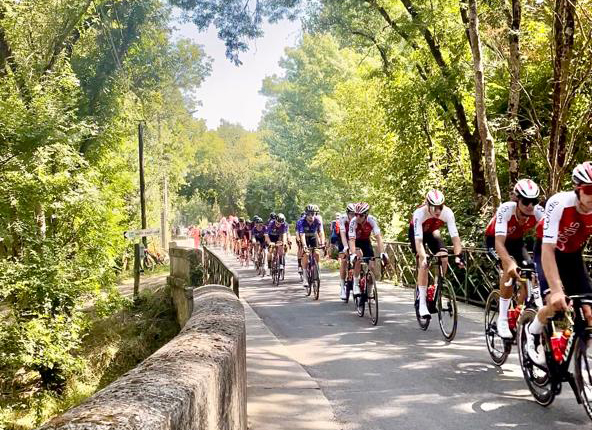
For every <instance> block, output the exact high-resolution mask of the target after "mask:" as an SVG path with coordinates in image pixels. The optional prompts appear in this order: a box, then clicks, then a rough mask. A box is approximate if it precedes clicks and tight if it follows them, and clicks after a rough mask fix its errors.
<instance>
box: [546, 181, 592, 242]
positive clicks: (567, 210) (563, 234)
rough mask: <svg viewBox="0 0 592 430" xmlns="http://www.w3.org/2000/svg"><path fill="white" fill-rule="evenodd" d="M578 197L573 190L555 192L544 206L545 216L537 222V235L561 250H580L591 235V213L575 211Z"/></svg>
mask: <svg viewBox="0 0 592 430" xmlns="http://www.w3.org/2000/svg"><path fill="white" fill-rule="evenodd" d="M577 201H578V198H577V196H576V193H574V192H573V191H568V192H563V193H557V194H555V195H554V196H552V197H551V198H550V199H549V200H548V201H547V205H546V206H545V216H544V217H543V219H542V220H540V221H539V223H538V224H537V237H538V238H539V239H542V240H543V243H552V244H555V246H556V249H557V250H558V251H561V252H567V253H571V252H578V251H580V250H581V249H582V248H583V247H584V245H585V244H586V241H587V240H588V238H589V237H590V236H592V213H589V214H583V213H580V212H578V211H577V209H576V204H577Z"/></svg>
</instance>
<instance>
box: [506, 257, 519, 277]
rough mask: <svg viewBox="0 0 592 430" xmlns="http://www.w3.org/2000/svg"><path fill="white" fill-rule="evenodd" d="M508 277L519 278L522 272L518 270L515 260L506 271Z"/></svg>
mask: <svg viewBox="0 0 592 430" xmlns="http://www.w3.org/2000/svg"><path fill="white" fill-rule="evenodd" d="M506 276H507V277H509V278H519V277H520V271H519V269H518V265H517V264H516V262H515V261H514V260H512V262H511V263H510V265H509V266H508V267H507V269H506Z"/></svg>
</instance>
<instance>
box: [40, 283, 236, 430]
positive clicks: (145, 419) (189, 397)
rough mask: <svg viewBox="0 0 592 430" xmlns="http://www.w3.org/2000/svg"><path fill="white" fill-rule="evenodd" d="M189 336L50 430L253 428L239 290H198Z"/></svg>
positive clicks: (172, 343) (182, 335) (184, 334)
mask: <svg viewBox="0 0 592 430" xmlns="http://www.w3.org/2000/svg"><path fill="white" fill-rule="evenodd" d="M192 301H193V313H192V315H191V317H190V318H189V320H188V321H187V324H185V326H184V327H183V329H182V330H181V332H180V333H179V334H178V335H177V336H176V337H175V338H174V339H173V340H171V341H170V342H169V343H167V344H166V345H165V346H163V347H162V348H161V349H159V350H158V351H156V352H155V353H154V354H153V355H151V356H150V357H148V358H147V359H146V360H144V361H143V362H142V363H141V364H140V365H139V366H138V367H136V368H135V369H133V370H131V371H130V372H128V373H126V374H125V375H123V376H122V377H121V378H119V379H118V380H116V381H115V382H113V383H112V384H110V385H109V386H107V387H106V388H104V389H103V390H101V391H99V392H98V393H96V394H95V395H94V396H92V397H91V398H89V399H88V400H86V401H85V402H83V403H82V404H80V405H79V406H77V407H75V408H73V409H71V410H69V411H68V412H66V413H65V414H64V415H62V416H60V417H57V418H55V419H53V420H52V421H50V422H49V423H48V424H46V425H45V426H43V427H42V429H44V430H49V429H51V430H58V429H59V430H66V429H69V430H78V429H80V430H82V429H85V430H99V429H100V430H108V429H109V430H110V429H122V430H123V429H126V430H135V429H138V430H140V429H143V430H165V429H166V430H168V429H171V430H172V429H196V430H246V429H247V411H246V401H247V394H246V337H245V313H244V309H243V306H242V304H241V303H240V301H239V300H238V298H237V297H236V296H235V295H234V293H233V292H232V290H229V289H228V288H227V287H224V286H217V285H215V286H209V285H208V286H204V287H202V288H199V289H195V290H194V291H193V300H192Z"/></svg>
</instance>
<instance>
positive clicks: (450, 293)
mask: <svg viewBox="0 0 592 430" xmlns="http://www.w3.org/2000/svg"><path fill="white" fill-rule="evenodd" d="M439 289H440V291H439V292H438V301H437V303H436V306H437V308H438V321H439V322H440V331H441V332H442V335H443V336H444V339H446V340H447V341H448V342H450V341H452V339H454V336H456V326H457V324H458V313H457V308H456V295H455V294H454V290H453V289H452V286H451V285H450V284H449V283H448V282H445V281H444V280H443V279H442V280H440V288H439Z"/></svg>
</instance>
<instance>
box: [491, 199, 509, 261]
mask: <svg viewBox="0 0 592 430" xmlns="http://www.w3.org/2000/svg"><path fill="white" fill-rule="evenodd" d="M512 203H513V202H512ZM512 214H513V204H509V203H504V204H502V205H500V207H499V208H497V212H496V214H495V252H496V253H497V255H498V256H499V258H500V260H502V267H503V268H504V269H506V270H507V268H508V267H511V266H512V264H513V262H514V260H513V259H512V257H510V254H509V253H508V250H507V249H506V235H507V234H508V221H509V220H510V219H511V218H512Z"/></svg>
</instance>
